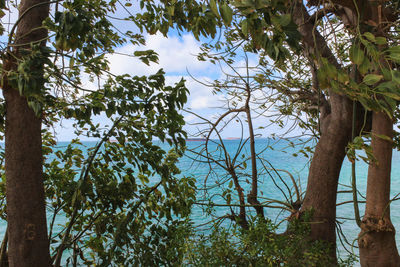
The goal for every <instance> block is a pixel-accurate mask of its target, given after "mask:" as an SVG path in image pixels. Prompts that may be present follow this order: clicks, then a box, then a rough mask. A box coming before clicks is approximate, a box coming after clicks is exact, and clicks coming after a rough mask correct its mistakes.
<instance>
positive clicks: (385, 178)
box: [358, 112, 400, 267]
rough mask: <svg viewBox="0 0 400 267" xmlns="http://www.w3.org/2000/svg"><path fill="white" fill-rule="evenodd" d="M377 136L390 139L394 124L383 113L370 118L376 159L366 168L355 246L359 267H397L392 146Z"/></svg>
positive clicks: (399, 264) (372, 145)
mask: <svg viewBox="0 0 400 267" xmlns="http://www.w3.org/2000/svg"><path fill="white" fill-rule="evenodd" d="M378 135H385V136H387V137H389V138H393V121H392V120H391V118H389V116H388V115H386V114H385V113H383V112H374V113H373V117H372V141H371V147H372V151H373V154H374V157H375V160H376V161H374V162H372V163H371V164H370V165H369V168H368V182H367V204H366V207H365V215H364V218H363V220H362V222H361V233H360V235H359V239H358V243H359V247H360V260H361V265H362V266H371V267H372V266H385V267H386V266H387V267H390V266H400V257H399V254H398V252H397V247H396V241H395V229H394V227H393V225H392V222H391V220H390V202H389V200H390V172H391V163H392V150H393V145H392V142H391V141H389V140H385V139H383V138H381V137H379V136H378Z"/></svg>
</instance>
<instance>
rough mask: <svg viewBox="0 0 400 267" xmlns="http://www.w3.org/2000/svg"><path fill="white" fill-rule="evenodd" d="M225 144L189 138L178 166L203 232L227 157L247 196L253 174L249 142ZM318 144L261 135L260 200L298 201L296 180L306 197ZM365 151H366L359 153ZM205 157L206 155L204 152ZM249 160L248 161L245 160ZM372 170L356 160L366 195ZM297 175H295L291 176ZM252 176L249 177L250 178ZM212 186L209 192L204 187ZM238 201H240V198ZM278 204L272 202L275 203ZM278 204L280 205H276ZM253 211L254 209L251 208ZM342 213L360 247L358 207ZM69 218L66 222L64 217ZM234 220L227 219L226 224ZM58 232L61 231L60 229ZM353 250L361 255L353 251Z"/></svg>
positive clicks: (396, 171) (398, 184) (218, 212)
mask: <svg viewBox="0 0 400 267" xmlns="http://www.w3.org/2000/svg"><path fill="white" fill-rule="evenodd" d="M155 142H157V143H158V144H159V145H160V146H161V147H163V148H164V149H166V150H167V149H169V146H168V145H166V144H161V143H160V142H158V141H155ZM222 142H223V146H221V143H220V142H217V141H215V140H211V141H210V142H209V144H208V145H209V146H208V151H207V153H208V154H207V153H206V151H205V150H204V145H205V142H204V141H188V142H187V152H186V154H185V156H183V157H182V158H181V159H180V161H179V164H178V166H179V168H180V169H181V171H182V173H181V176H191V177H194V178H195V179H196V186H197V188H198V192H197V201H196V202H197V204H195V205H194V207H193V209H192V215H191V219H192V221H193V223H194V224H195V225H197V226H199V227H198V229H199V231H203V233H204V231H205V233H207V229H209V228H207V227H204V223H205V222H207V221H210V220H211V219H212V218H211V217H210V216H209V215H208V214H207V212H205V206H204V205H201V203H208V201H210V200H211V201H212V202H213V203H216V204H225V203H224V202H223V200H222V197H221V194H222V191H221V189H222V188H225V189H227V188H229V182H230V178H229V177H230V176H229V175H228V174H227V173H226V171H225V170H224V169H223V168H222V167H221V166H219V164H222V165H223V164H224V162H226V160H227V159H230V160H233V159H234V158H235V156H236V155H237V157H236V161H235V162H236V165H238V167H237V174H238V176H239V179H240V181H241V185H242V186H243V188H244V191H245V192H244V193H245V195H247V193H248V191H249V189H250V185H249V183H248V182H249V180H250V177H249V175H250V174H251V162H250V160H249V155H250V149H249V145H248V143H243V141H241V140H223V141H222ZM95 144H96V142H83V147H86V148H89V147H92V146H94V145H95ZM66 145H67V143H66V142H60V143H58V144H57V147H59V148H60V149H63V148H64V147H65V146H66ZM313 145H315V144H313V143H311V142H308V143H305V141H304V140H303V139H292V140H290V141H288V140H275V139H268V138H265V139H257V140H256V152H257V155H258V156H257V157H258V160H257V169H258V177H259V178H258V179H259V197H260V202H268V201H272V200H278V201H287V200H290V199H291V198H292V199H294V200H295V199H296V190H294V185H293V181H294V182H295V183H296V184H297V186H298V190H299V194H301V195H302V196H304V193H305V189H306V185H307V174H308V166H309V162H310V156H311V153H310V150H311V149H312V147H313ZM360 153H361V155H362V154H363V153H362V152H360ZM202 155H203V156H202ZM204 155H208V158H209V159H211V161H212V162H210V161H209V160H207V157H204ZM399 161H400V152H398V151H394V152H393V162H392V185H391V197H395V196H396V194H398V193H400V164H399ZM243 162H244V163H243ZM367 171H368V166H367V164H366V163H365V162H363V161H362V160H358V161H357V162H356V174H357V189H358V190H359V191H360V193H361V194H362V195H364V196H365V192H366V184H367ZM291 177H292V178H291ZM246 180H247V181H246ZM339 183H340V185H339V191H349V190H350V185H351V164H350V161H349V160H348V159H347V158H346V159H345V160H344V164H343V167H342V170H341V174H340V181H339ZM205 189H207V190H205ZM350 200H352V194H351V193H339V194H338V199H337V203H343V202H346V201H350ZM359 200H363V199H362V198H361V197H359ZM232 203H235V197H234V194H232ZM236 203H237V202H236ZM271 205H273V204H271ZM273 206H277V205H273ZM359 207H360V214H361V216H362V215H363V214H364V204H363V203H361V204H360V205H359ZM248 210H249V212H250V213H251V212H252V209H250V208H248ZM399 210H400V202H399V201H394V202H392V204H391V218H392V222H393V225H394V226H395V227H396V228H397V229H400V213H399V212H398V211H399ZM264 211H265V214H266V216H267V217H268V218H269V219H271V220H272V221H273V222H275V223H280V222H282V223H281V224H280V227H279V228H278V230H281V231H284V229H285V221H284V220H285V218H287V217H288V216H289V213H288V212H282V210H280V209H278V208H274V207H271V208H265V210H264ZM228 212H229V209H228V208H227V207H216V208H215V210H214V215H215V216H223V215H226V214H227V213H228ZM50 217H51V216H50V214H48V221H50ZM337 217H338V221H339V222H340V227H341V230H342V232H343V233H344V235H345V237H346V239H347V241H348V242H349V243H354V244H355V245H357V242H356V238H357V235H358V233H359V232H360V230H359V228H358V226H357V224H356V223H355V220H354V209H353V205H352V203H349V204H343V205H340V206H338V207H337ZM64 222H65V221H64ZM62 223H63V221H62V218H61V217H59V218H58V221H56V223H55V224H56V225H57V224H62ZM228 225H229V224H228V223H226V226H228ZM5 230H6V224H5V223H1V224H0V236H2V235H3V234H4V232H5ZM56 230H57V229H56ZM396 241H397V244H398V245H399V244H400V243H399V242H400V236H399V235H397V236H396ZM337 243H338V251H339V256H341V257H346V256H347V255H348V252H347V251H346V249H350V250H351V248H350V246H348V245H343V244H342V241H341V240H340V239H339V238H338V240H337ZM354 253H356V254H357V253H358V250H357V249H354Z"/></svg>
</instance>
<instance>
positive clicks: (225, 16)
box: [219, 3, 233, 26]
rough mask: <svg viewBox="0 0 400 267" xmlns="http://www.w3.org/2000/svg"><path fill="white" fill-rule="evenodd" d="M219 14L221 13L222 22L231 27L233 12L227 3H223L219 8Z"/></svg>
mask: <svg viewBox="0 0 400 267" xmlns="http://www.w3.org/2000/svg"><path fill="white" fill-rule="evenodd" d="M219 12H220V13H221V17H222V20H223V21H224V24H225V25H226V26H229V25H230V24H231V22H232V17H233V11H232V9H231V7H230V6H229V5H228V4H227V3H223V4H222V5H220V6H219Z"/></svg>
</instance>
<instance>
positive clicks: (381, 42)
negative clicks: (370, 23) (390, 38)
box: [375, 36, 387, 45]
mask: <svg viewBox="0 0 400 267" xmlns="http://www.w3.org/2000/svg"><path fill="white" fill-rule="evenodd" d="M375 43H376V44H378V45H385V44H387V39H386V38H385V37H380V36H379V37H376V38H375Z"/></svg>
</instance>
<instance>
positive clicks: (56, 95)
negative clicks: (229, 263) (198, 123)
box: [1, 0, 194, 266]
mask: <svg viewBox="0 0 400 267" xmlns="http://www.w3.org/2000/svg"><path fill="white" fill-rule="evenodd" d="M50 4H55V6H54V13H52V16H50V17H49V5H50ZM115 5H116V3H115V2H114V1H110V2H104V1H96V0H95V1H65V2H64V1H54V2H48V1H30V0H27V1H22V2H21V3H20V5H19V13H20V15H19V19H18V20H17V21H16V23H15V25H14V26H13V27H12V28H11V31H10V32H9V33H8V34H9V36H8V37H9V42H8V43H7V48H6V50H5V51H4V53H3V57H2V58H3V62H2V63H3V66H2V67H3V68H2V71H3V72H2V74H3V75H2V78H3V80H2V88H3V93H4V97H5V110H6V111H5V114H6V115H5V117H6V121H5V143H6V148H5V155H4V158H5V162H6V164H5V176H6V180H7V184H6V191H7V215H6V218H7V222H8V235H6V237H7V238H6V237H5V239H4V240H5V242H3V248H2V254H1V255H2V259H1V260H2V261H3V260H4V257H5V253H4V251H5V249H6V245H7V243H8V262H9V265H10V266H50V265H51V264H53V263H54V264H55V266H60V264H62V262H61V259H62V256H63V253H64V252H65V251H66V250H70V251H73V255H72V257H71V258H72V262H73V263H74V264H78V258H79V257H81V260H82V262H85V263H86V264H93V262H94V261H88V260H87V259H86V255H83V254H82V249H81V247H80V245H78V244H81V245H82V246H83V247H90V248H91V249H92V251H93V255H96V256H97V258H96V259H95V261H99V262H103V263H104V264H106V262H110V263H111V262H112V263H119V264H128V263H129V262H132V261H133V260H134V257H133V258H132V257H127V255H124V254H123V253H122V252H123V251H125V252H126V253H128V254H129V255H136V256H137V257H139V260H140V261H142V262H143V264H160V263H165V261H166V259H168V258H171V257H176V254H179V253H180V252H179V251H173V250H171V251H169V250H166V251H163V250H162V249H161V247H163V246H164V248H165V247H166V246H167V244H169V243H171V242H172V241H171V240H167V239H166V238H165V237H166V236H168V235H173V234H174V233H177V232H179V231H180V229H181V228H179V226H181V225H183V224H184V223H185V217H186V216H187V215H188V213H189V211H190V205H191V202H192V198H193V197H194V195H193V193H194V191H193V181H192V180H191V179H189V178H183V179H182V180H179V179H177V177H176V176H177V174H178V173H179V171H178V169H177V168H176V166H175V164H176V161H177V158H178V157H179V156H180V155H181V154H182V148H183V145H184V138H185V133H184V132H183V131H182V125H183V117H182V115H180V114H179V112H178V110H179V109H180V108H182V106H183V104H184V103H185V102H186V93H187V89H186V87H185V86H184V81H183V80H182V81H180V82H179V83H177V84H175V85H174V86H167V85H166V84H165V78H164V72H163V71H162V70H160V71H159V72H157V73H155V74H154V75H151V76H149V77H138V76H133V77H132V76H129V75H120V76H116V75H113V74H112V73H110V72H109V71H108V62H107V59H106V57H105V56H106V55H107V54H108V53H112V52H114V49H115V47H117V46H118V45H121V44H123V43H125V42H126V41H127V40H129V41H130V42H132V43H133V44H140V43H143V37H142V36H141V35H140V34H132V32H130V31H128V32H126V33H122V34H120V33H119V32H118V31H117V30H116V29H114V28H113V25H112V23H111V22H110V21H109V18H108V16H109V13H110V12H115V11H116V6H115ZM1 7H2V8H5V6H4V2H2V6H1ZM15 31H16V32H15ZM14 32H15V34H14ZM48 32H50V33H52V34H48ZM50 36H52V37H51V38H50ZM49 40H50V41H49ZM133 52H134V51H133ZM135 55H137V56H138V57H140V58H141V59H142V60H143V61H144V62H145V63H147V64H148V62H149V60H152V61H156V60H157V56H156V54H155V53H154V52H153V51H138V52H137V53H135ZM66 62H68V63H67V65H66V64H65V63H66ZM84 73H85V74H87V75H88V76H90V77H91V78H96V79H97V80H102V82H100V83H99V88H98V90H90V89H88V88H84V86H83V83H82V74H84ZM100 114H105V115H106V116H107V117H108V119H109V122H110V123H112V125H111V126H106V125H96V124H94V123H93V121H92V119H93V117H94V116H96V115H100ZM66 118H67V119H71V120H75V122H76V124H75V126H76V131H77V134H78V135H82V134H83V133H85V134H87V135H88V136H91V137H95V138H98V139H100V140H99V143H98V145H97V146H95V147H94V148H90V149H89V152H88V154H89V155H88V156H87V158H86V159H85V157H86V155H85V152H83V151H82V150H81V149H79V148H76V146H77V145H79V141H76V140H75V141H74V142H72V143H71V144H70V145H69V146H68V147H67V149H66V151H55V155H54V154H53V156H52V157H53V158H52V160H51V162H49V161H48V160H49V155H50V153H51V152H52V151H53V149H55V146H56V143H55V140H54V137H52V136H51V135H50V134H49V128H50V129H51V127H53V126H54V125H55V124H57V123H58V121H59V120H62V119H66ZM42 125H44V126H45V127H43V129H42ZM101 127H105V129H106V130H104V128H101ZM154 137H157V138H159V139H160V140H161V142H167V143H168V144H169V145H170V146H171V148H173V151H172V152H171V153H166V152H165V151H164V150H163V149H161V148H160V146H158V145H155V144H153V138H154ZM42 138H43V140H44V143H43V142H42ZM110 138H116V139H117V140H118V143H109V139H110ZM43 154H44V155H45V158H43ZM55 156H56V158H54V157H55ZM44 160H46V161H45V162H44ZM127 163H129V164H127ZM43 167H45V173H43ZM150 179H153V180H152V181H151V182H154V179H160V180H159V181H158V182H157V184H155V185H153V184H151V182H150ZM43 181H44V183H43ZM44 185H45V186H46V188H44ZM2 189H4V188H2ZM44 189H46V190H44ZM117 190H118V191H120V195H116V194H115V192H116V191H117ZM45 196H46V197H47V203H48V204H51V206H52V207H53V211H54V214H53V218H52V223H51V224H50V241H51V242H49V237H48V234H47V223H46V213H45ZM168 197H171V199H177V200H178V201H177V202H174V201H171V199H169V198H168ZM88 209H90V210H91V211H92V212H93V213H94V214H95V217H91V216H88V214H87V213H85V212H86V211H87V210H88ZM117 209H120V210H121V212H119V213H118V215H117V216H114V213H115V212H116V210H117ZM60 213H63V214H62V215H61V216H65V217H66V218H68V221H67V223H66V225H65V228H64V229H62V230H61V231H60V232H55V230H54V228H53V226H54V219H55V217H56V216H57V215H59V214H60ZM155 214H157V215H158V221H156V222H155V221H151V219H152V218H153V217H155ZM173 215H174V216H176V217H174V216H173ZM135 216H137V218H141V220H140V221H137V220H135V219H134V218H136V217H135ZM3 217H5V216H4V214H3ZM114 224H115V225H114ZM170 226H171V229H168V227H170ZM172 226H173V227H172ZM176 229H178V230H179V231H178V230H176ZM146 231H149V232H150V233H155V232H156V233H157V231H159V233H158V234H154V235H151V236H147V233H146ZM174 231H175V232H174ZM89 233H90V234H92V235H91V236H90V237H91V238H87V237H88V235H89ZM105 233H107V236H108V238H105V236H102V234H105ZM133 237H134V238H136V240H137V242H136V243H133V242H128V241H130V239H131V238H133ZM7 239H8V242H7ZM152 240H153V243H151V244H159V245H158V246H151V245H149V242H150V241H152ZM154 240H155V241H154ZM111 241H113V242H114V243H111ZM50 243H51V244H50ZM107 246H111V247H109V248H107ZM122 247H124V249H125V250H123V249H122ZM106 248H107V249H106ZM126 248H127V249H126ZM144 248H147V249H148V250H147V251H146V250H145V249H144ZM50 251H51V253H52V254H53V255H52V257H51V259H50ZM131 251H134V253H132V252H131ZM154 253H156V254H157V255H158V257H154Z"/></svg>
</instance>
